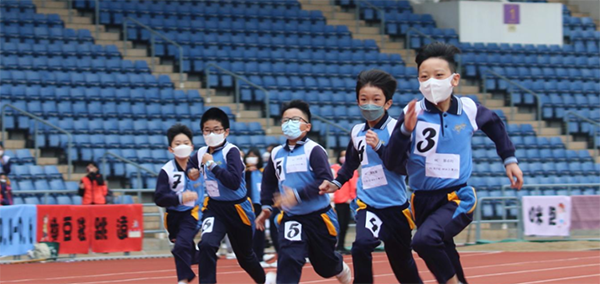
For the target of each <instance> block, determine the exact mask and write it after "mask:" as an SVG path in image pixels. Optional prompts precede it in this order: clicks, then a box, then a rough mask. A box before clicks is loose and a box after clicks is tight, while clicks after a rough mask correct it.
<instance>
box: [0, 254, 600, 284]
mask: <svg viewBox="0 0 600 284" xmlns="http://www.w3.org/2000/svg"><path fill="white" fill-rule="evenodd" d="M415 257H416V256H415ZM461 259H462V264H463V267H464V269H465V273H466V275H467V280H468V281H469V283H473V284H476V283H490V284H491V283H493V284H504V283H520V284H525V283H527V284H534V283H544V284H545V283H549V284H552V283H578V284H584V283H599V284H600V251H578V252H463V253H461ZM344 260H345V261H346V263H348V264H351V263H352V259H351V258H350V256H345V257H344ZM416 261H417V266H418V267H419V272H420V274H421V277H422V278H423V280H424V281H425V283H436V281H435V280H433V279H434V278H433V276H432V275H431V273H429V271H428V270H427V267H426V266H425V264H424V263H423V261H422V260H421V259H420V258H418V257H416ZM350 266H351V265H350ZM351 267H352V266H351ZM373 267H374V272H375V275H376V276H375V282H376V283H396V282H397V281H396V279H395V278H394V276H393V274H392V271H391V268H390V266H389V264H388V263H387V259H386V256H385V254H384V253H375V254H374V255H373ZM194 270H195V271H196V272H197V266H194ZM271 270H274V269H272V268H270V269H268V271H271ZM217 272H218V277H217V280H218V281H219V283H251V279H250V278H249V277H248V276H247V274H246V273H245V272H244V271H243V270H241V268H239V266H238V265H237V262H235V260H219V262H218V269H217ZM0 282H1V283H7V284H8V283H11V284H12V283H69V284H74V283H82V284H84V283H85V284H92V283H93V284H100V283H111V284H112V283H132V284H133V283H144V284H149V283H176V282H177V279H176V278H175V265H174V262H173V259H172V258H155V259H132V260H107V261H86V262H71V263H65V262H61V263H33V264H10V265H0ZM301 282H302V283H338V282H337V281H336V279H335V278H333V279H322V278H320V277H319V276H317V275H316V273H315V272H314V271H313V270H312V266H310V264H306V265H305V266H304V270H303V275H302V281H301ZM193 283H196V282H195V281H194V282H193Z"/></svg>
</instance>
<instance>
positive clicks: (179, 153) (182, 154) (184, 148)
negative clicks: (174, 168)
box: [173, 144, 193, 158]
mask: <svg viewBox="0 0 600 284" xmlns="http://www.w3.org/2000/svg"><path fill="white" fill-rule="evenodd" d="M192 150H193V148H192V146H190V145H185V144H181V145H179V146H177V147H175V148H173V154H174V155H175V157H177V158H187V157H189V156H190V154H191V153H192Z"/></svg>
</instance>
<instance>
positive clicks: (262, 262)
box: [260, 261, 271, 268]
mask: <svg viewBox="0 0 600 284" xmlns="http://www.w3.org/2000/svg"><path fill="white" fill-rule="evenodd" d="M260 266H261V267H262V268H267V267H271V264H269V263H267V262H266V261H261V262H260Z"/></svg>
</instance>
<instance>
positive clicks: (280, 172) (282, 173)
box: [273, 158, 285, 181]
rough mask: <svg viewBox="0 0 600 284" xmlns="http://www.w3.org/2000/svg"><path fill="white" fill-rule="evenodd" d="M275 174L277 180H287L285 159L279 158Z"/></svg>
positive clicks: (276, 161) (275, 165)
mask: <svg viewBox="0 0 600 284" xmlns="http://www.w3.org/2000/svg"><path fill="white" fill-rule="evenodd" d="M273 166H274V167H275V174H276V175H277V179H278V180H279V181H284V180H285V171H284V170H283V158H279V159H276V160H275V164H274V165H273Z"/></svg>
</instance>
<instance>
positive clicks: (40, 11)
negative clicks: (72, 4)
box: [36, 8, 74, 23]
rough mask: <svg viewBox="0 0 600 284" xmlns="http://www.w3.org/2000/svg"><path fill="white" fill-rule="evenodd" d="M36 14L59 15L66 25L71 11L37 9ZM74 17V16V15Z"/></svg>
mask: <svg viewBox="0 0 600 284" xmlns="http://www.w3.org/2000/svg"><path fill="white" fill-rule="evenodd" d="M36 13H38V14H58V15H59V16H60V17H61V19H62V20H63V21H64V22H65V23H66V22H67V19H68V17H69V10H67V9H64V8H37V10H36ZM72 15H74V14H72Z"/></svg>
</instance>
